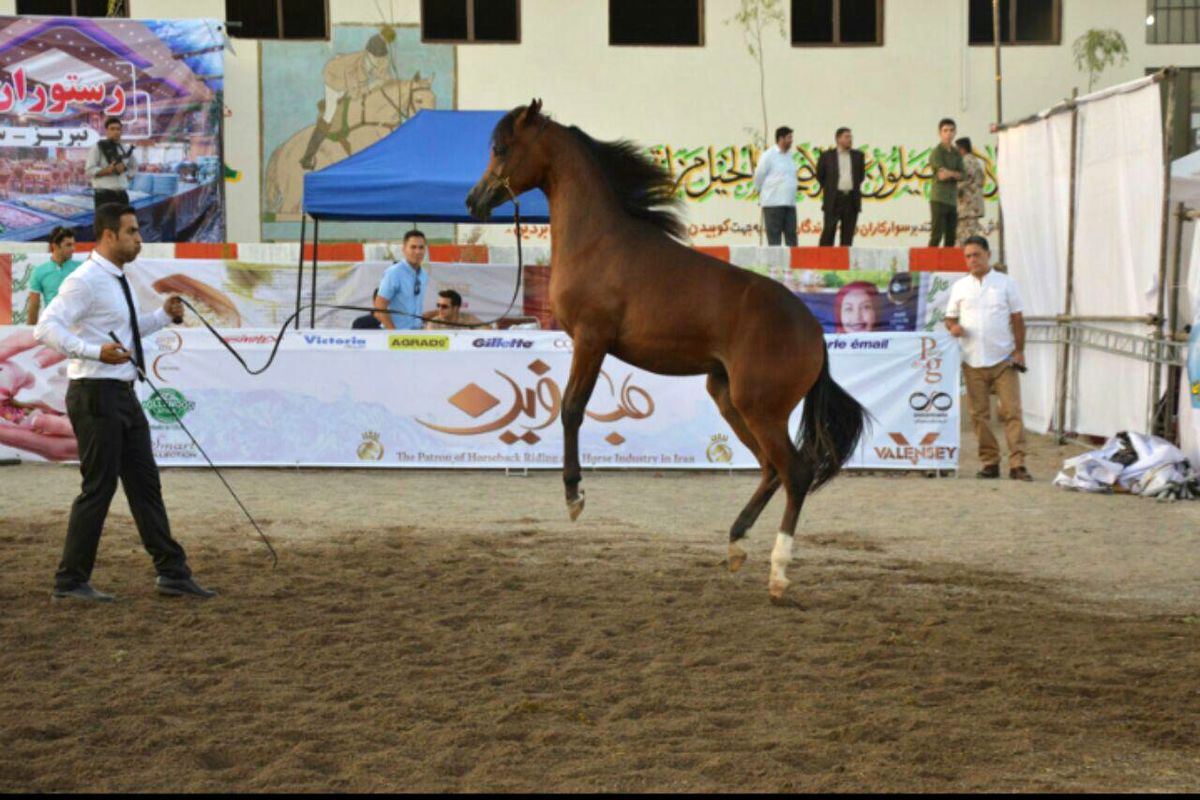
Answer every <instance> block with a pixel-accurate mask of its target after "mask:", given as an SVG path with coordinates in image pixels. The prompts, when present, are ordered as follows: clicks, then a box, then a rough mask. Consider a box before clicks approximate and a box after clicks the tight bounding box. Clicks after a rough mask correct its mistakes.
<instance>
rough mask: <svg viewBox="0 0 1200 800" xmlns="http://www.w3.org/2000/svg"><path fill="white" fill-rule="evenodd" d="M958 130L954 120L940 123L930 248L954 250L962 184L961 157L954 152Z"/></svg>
mask: <svg viewBox="0 0 1200 800" xmlns="http://www.w3.org/2000/svg"><path fill="white" fill-rule="evenodd" d="M957 129H958V127H957V126H956V125H955V124H954V120H952V119H948V118H947V119H943V120H942V121H941V122H939V123H938V136H939V137H940V141H938V143H937V146H936V147H934V148H933V152H932V153H931V154H930V156H929V168H930V170H932V172H933V175H932V176H931V177H932V184H931V186H930V189H929V207H930V212H931V217H932V220H931V222H932V228H933V231H932V232H931V234H930V236H929V246H930V247H940V246H941V244H940V243H943V242H944V244H945V246H946V247H954V242H955V238H954V235H955V234H956V233H957V228H958V182H959V181H960V180H962V176H963V175H962V170H963V163H962V156H961V155H959V153H958V150H956V149H955V148H954V133H955V131H956V130H957Z"/></svg>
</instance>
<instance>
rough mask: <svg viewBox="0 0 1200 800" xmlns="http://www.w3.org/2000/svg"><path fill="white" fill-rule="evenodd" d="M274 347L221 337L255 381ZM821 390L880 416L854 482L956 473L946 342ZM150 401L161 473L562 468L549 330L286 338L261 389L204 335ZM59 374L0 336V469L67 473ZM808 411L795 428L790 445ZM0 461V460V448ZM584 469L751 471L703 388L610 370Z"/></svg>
mask: <svg viewBox="0 0 1200 800" xmlns="http://www.w3.org/2000/svg"><path fill="white" fill-rule="evenodd" d="M276 333H277V331H267V330H245V329H242V330H230V331H228V338H229V341H230V343H231V344H232V345H233V346H234V347H235V348H237V349H238V350H239V352H241V353H243V356H244V357H245V358H246V360H247V362H248V363H249V364H250V365H251V366H252V367H257V366H259V365H260V364H262V363H264V362H265V361H266V359H267V356H268V354H269V352H270V350H271V348H272V346H273V345H274V344H275V335H276ZM827 343H828V346H829V353H830V359H831V360H830V364H831V371H832V374H833V377H834V378H835V379H836V380H837V381H838V382H839V383H840V384H841V385H842V386H843V387H845V389H846V390H847V391H848V392H850V394H852V395H853V396H854V397H856V398H857V399H858V400H859V402H860V403H862V404H863V405H864V406H866V408H867V409H868V410H869V411H870V413H871V415H872V416H873V417H874V423H873V425H872V426H871V429H870V432H869V434H868V435H867V436H866V437H865V438H864V440H863V443H862V445H861V447H860V448H859V450H858V452H857V453H856V454H855V455H854V456H853V458H852V459H851V460H850V464H849V465H850V466H851V467H868V468H875V469H922V470H928V469H955V468H956V465H957V463H958V455H959V413H960V409H959V406H960V400H959V393H958V384H959V350H958V346H957V344H955V343H954V342H953V341H952V340H951V338H950V337H949V335H948V334H937V335H927V334H916V333H896V334H879V333H872V334H850V335H843V336H829V337H827ZM146 358H147V361H148V363H149V367H150V373H151V379H152V380H153V381H155V383H156V384H157V385H158V386H159V388H160V390H161V395H160V396H152V395H151V394H150V392H149V389H148V388H147V387H144V386H142V387H140V393H141V396H142V399H143V405H144V407H145V410H146V414H147V418H148V419H149V421H150V425H151V437H152V440H153V444H154V451H155V457H156V458H157V459H158V461H159V463H160V464H162V465H164V466H188V465H192V466H203V465H204V461H203V458H202V456H201V455H200V453H199V452H197V451H196V449H195V447H194V446H193V445H192V443H191V441H190V439H189V438H188V437H187V434H186V433H185V432H184V431H183V430H182V429H181V428H180V426H179V424H178V423H177V422H176V418H175V415H176V414H178V415H179V417H180V418H182V420H183V422H184V424H186V425H187V426H188V428H189V429H190V430H191V431H192V433H193V434H194V435H195V436H196V437H197V439H198V440H199V441H200V443H201V444H202V445H203V446H204V448H205V450H206V451H207V452H208V454H209V456H210V457H211V458H212V459H213V460H214V461H216V462H217V463H218V464H222V465H244V466H294V465H305V466H336V467H438V468H485V467H493V468H504V467H511V468H523V467H547V468H556V467H558V466H560V465H561V458H562V425H561V422H562V421H561V411H562V397H563V392H564V388H565V386H566V382H567V377H568V375H569V372H570V362H571V340H570V339H569V338H568V337H567V336H565V335H563V334H561V333H557V332H552V331H546V332H524V331H523V332H520V333H519V334H518V333H516V332H509V331H486V332H476V333H466V332H458V331H455V332H448V333H439V332H418V331H412V332H388V331H332V332H331V331H301V332H299V333H296V332H289V333H288V334H287V335H286V336H285V339H284V341H283V343H282V344H281V346H280V351H279V355H278V358H277V359H276V361H275V363H274V365H273V366H272V367H271V369H270V370H269V371H268V372H267V373H265V374H264V375H261V376H252V375H249V374H247V373H246V372H245V371H244V370H243V369H242V368H241V367H240V366H239V365H238V364H237V363H236V362H235V361H234V360H233V358H232V357H231V356H230V355H229V353H228V352H226V351H225V350H224V349H223V348H222V347H221V346H220V343H219V342H217V341H216V340H215V339H214V338H213V337H212V335H211V334H210V333H208V331H205V330H195V329H188V328H179V329H168V330H164V331H161V332H159V333H158V334H156V335H155V336H154V337H151V338H150V339H148V340H147V347H146ZM64 366H65V364H64V362H62V361H61V360H59V361H55V359H54V356H53V355H52V354H49V353H47V352H46V351H44V350H42V349H41V348H39V347H37V346H36V342H33V341H32V337H31V336H30V334H29V332H28V329H14V328H7V329H5V328H0V368H3V371H0V457H2V456H5V455H6V454H7V455H9V456H12V455H18V456H20V457H22V458H33V459H38V458H45V459H51V460H70V459H73V458H75V457H76V454H75V452H74V449H73V448H74V439H73V437H71V435H70V426H69V424H67V425H63V424H62V423H63V422H64V421H65V418H64V417H63V416H62V414H63V411H64V402H63V397H64V394H65V390H66V381H65V377H64V376H63V367H64ZM801 410H802V406H801V407H798V408H797V409H796V411H795V413H794V414H793V418H792V420H791V430H792V431H793V432H794V431H795V430H796V429H797V427H798V425H799V421H800V414H801ZM6 447H7V448H8V452H7V453H6V451H5V448H6ZM580 452H581V461H582V463H583V464H584V465H585V466H593V467H614V468H616V467H620V468H654V469H740V468H756V467H757V462H756V461H755V460H754V458H753V456H752V455H751V454H750V452H749V451H748V450H747V449H746V448H745V447H744V446H743V445H742V444H741V442H740V441H738V439H737V437H736V436H734V434H733V433H732V431H731V430H730V428H729V427H728V425H727V424H726V423H725V421H724V419H722V418H721V416H720V414H719V413H718V412H717V409H716V407H715V405H714V404H713V402H712V400H711V398H710V397H709V395H708V393H707V391H706V390H705V378H704V377H703V376H692V377H665V376H661V375H655V374H652V373H648V372H644V371H642V370H638V369H635V368H633V367H630V366H629V365H627V364H625V363H623V362H621V361H619V360H617V359H615V358H612V357H609V358H608V359H607V360H606V361H605V363H604V367H603V372H602V374H601V377H600V380H599V382H598V384H597V386H596V390H595V393H594V394H593V396H592V399H591V402H590V403H589V405H588V413H587V419H586V421H585V422H584V425H583V428H582V429H581V433H580Z"/></svg>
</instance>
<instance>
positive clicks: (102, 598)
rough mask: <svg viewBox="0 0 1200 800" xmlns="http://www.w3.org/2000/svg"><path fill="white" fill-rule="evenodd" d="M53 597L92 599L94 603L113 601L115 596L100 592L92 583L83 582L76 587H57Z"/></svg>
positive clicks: (60, 598) (61, 598) (56, 598)
mask: <svg viewBox="0 0 1200 800" xmlns="http://www.w3.org/2000/svg"><path fill="white" fill-rule="evenodd" d="M52 597H53V598H54V599H55V600H90V601H91V602H93V603H111V602H112V601H113V596H112V595H111V594H105V593H104V592H98V591H96V590H95V589H93V588H92V587H91V584H87V583H81V584H79V585H78V586H76V587H75V588H74V589H55V590H54V594H53V595H52Z"/></svg>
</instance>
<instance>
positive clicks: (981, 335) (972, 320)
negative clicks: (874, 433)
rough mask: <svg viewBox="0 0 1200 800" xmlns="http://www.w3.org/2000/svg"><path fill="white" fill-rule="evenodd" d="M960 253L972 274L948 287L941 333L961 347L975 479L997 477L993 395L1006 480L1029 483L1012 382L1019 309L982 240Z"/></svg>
mask: <svg viewBox="0 0 1200 800" xmlns="http://www.w3.org/2000/svg"><path fill="white" fill-rule="evenodd" d="M963 254H964V255H965V257H966V260H967V268H968V269H969V270H970V271H971V274H969V275H967V276H965V277H962V278H959V279H958V280H957V281H956V282H955V283H954V285H953V286H952V287H950V299H949V301H948V302H947V305H946V329H947V330H949V331H950V333H951V335H952V336H955V337H957V339H958V341H959V344H960V346H961V347H962V357H963V364H962V370H963V380H964V382H965V383H966V384H967V400H968V402H969V403H970V404H971V420H972V421H973V422H974V425H975V436H976V438H977V439H978V440H979V461H980V464H981V465H982V467H981V468H980V470H979V472H977V473H976V477H979V478H999V477H1000V446H999V444H997V442H996V437H995V436H994V435H993V434H992V430H991V425H990V420H991V415H992V414H991V396H992V394H993V393H994V394H995V395H996V397H997V398H998V399H999V408H998V410H999V412H1000V421H1001V422H1002V423H1003V424H1004V438H1005V439H1006V440H1007V442H1008V467H1009V469H1008V477H1010V478H1012V479H1013V480H1020V481H1031V480H1033V477H1032V476H1030V474H1029V471H1028V470H1026V469H1025V425H1024V423H1023V422H1022V420H1021V386H1020V383H1019V382H1018V380H1017V372H1018V371H1019V370H1024V369H1025V317H1024V315H1023V314H1022V310H1023V308H1024V305H1023V304H1022V302H1021V295H1020V294H1019V293H1018V292H1017V286H1016V284H1015V283H1014V282H1013V280H1012V278H1010V277H1008V276H1007V275H1005V274H1004V273H1003V272H997V271H996V270H994V269H992V268H991V266H990V265H989V263H988V260H989V258H990V256H991V254H990V253H989V252H988V242H987V239H985V238H983V237H982V236H972V237H971V238H970V239H968V240H967V242H966V244H965V246H964V247H963Z"/></svg>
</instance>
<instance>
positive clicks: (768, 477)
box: [708, 372, 779, 572]
mask: <svg viewBox="0 0 1200 800" xmlns="http://www.w3.org/2000/svg"><path fill="white" fill-rule="evenodd" d="M708 393H709V394H710V395H712V398H713V400H714V401H715V402H716V404H717V409H718V410H719V411H720V412H721V416H722V417H724V418H725V421H726V422H728V423H729V427H730V428H732V429H733V432H734V434H735V435H736V436H737V437H738V439H739V440H740V441H741V443H742V444H744V445H745V446H746V448H747V449H748V450H749V451H750V452H751V453H753V454H754V457H755V458H756V459H758V465H759V467H760V468H761V469H762V480H761V481H759V484H758V488H756V489H755V490H754V494H753V495H751V497H750V501H749V502H748V503H746V507H745V508H743V509H742V511H741V513H740V514H738V516H737V519H736V520H734V522H733V526H732V527H731V528H730V529H729V571H730V572H737V571H738V570H739V569H741V568H742V565H743V564H745V563H746V551H745V550H744V549H742V546H741V545H740V544H738V542H739V541H741V539H742V538H743V537H745V535H746V531H748V530H750V529H751V528H752V527H754V523H755V522H756V521H757V520H758V517H759V515H760V514H762V512H763V509H764V508H766V507H767V503H769V502H771V498H772V497H773V496H774V494H775V491H776V490H777V489H778V488H779V476H778V475H777V474H776V472H775V467H773V466H772V465H771V463H770V462H769V461H767V460H765V459H764V458H763V455H762V448H761V447H760V446H759V444H758V440H757V439H755V438H754V434H753V433H751V432H750V428H749V427H748V426H747V425H746V420H744V419H742V415H741V413H739V412H738V410H737V409H736V408H734V407H733V401H732V400H731V399H730V397H729V378H728V376H727V375H726V374H725V373H724V372H714V373H711V374H709V376H708Z"/></svg>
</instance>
